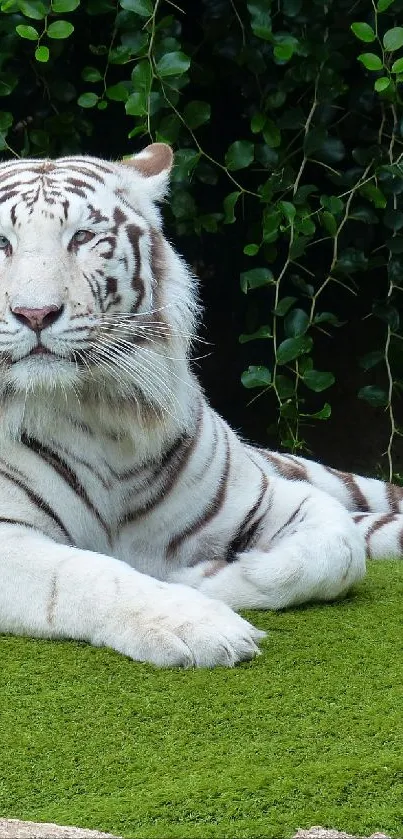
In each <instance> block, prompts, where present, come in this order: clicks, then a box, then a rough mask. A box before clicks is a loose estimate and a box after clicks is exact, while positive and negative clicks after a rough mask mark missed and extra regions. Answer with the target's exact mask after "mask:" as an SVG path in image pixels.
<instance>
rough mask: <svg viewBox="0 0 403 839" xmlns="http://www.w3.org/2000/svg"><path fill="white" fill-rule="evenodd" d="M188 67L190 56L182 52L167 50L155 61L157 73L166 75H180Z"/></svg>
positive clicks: (163, 76) (164, 76)
mask: <svg viewBox="0 0 403 839" xmlns="http://www.w3.org/2000/svg"><path fill="white" fill-rule="evenodd" d="M189 67H190V58H189V56H188V55H185V53H184V52H176V51H175V52H167V53H165V54H164V55H163V56H162V58H160V60H159V61H158V63H157V73H158V74H159V75H160V76H162V78H166V77H167V76H181V75H182V74H183V73H186V70H188V69H189Z"/></svg>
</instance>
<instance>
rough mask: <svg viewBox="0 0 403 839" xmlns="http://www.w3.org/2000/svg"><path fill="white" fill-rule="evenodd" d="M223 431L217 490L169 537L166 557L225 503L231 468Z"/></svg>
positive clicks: (211, 517)
mask: <svg viewBox="0 0 403 839" xmlns="http://www.w3.org/2000/svg"><path fill="white" fill-rule="evenodd" d="M224 432H225V443H226V447H225V457H224V464H223V471H222V476H221V480H220V482H219V485H218V489H217V492H216V493H215V495H214V496H213V498H212V499H211V500H210V501H209V502H208V504H207V507H206V508H205V510H204V511H203V512H202V513H201V514H200V515H199V516H198V517H197V519H195V521H193V522H192V523H191V524H189V525H188V526H187V527H186V528H185V529H184V530H181V531H180V533H177V534H176V536H173V537H172V539H170V541H169V543H168V545H167V549H166V556H167V559H168V558H172V556H173V555H174V554H175V552H176V551H177V549H178V547H179V545H180V543H181V542H183V541H184V540H185V539H187V538H188V537H191V536H193V535H194V534H195V533H197V531H198V530H202V528H203V527H205V526H206V524H208V523H209V522H210V521H211V519H213V518H215V516H217V515H218V513H219V512H220V511H221V509H222V507H223V504H224V503H225V500H226V497H227V484H228V476H229V473H230V468H231V453H230V444H229V439H228V434H227V430H226V429H224Z"/></svg>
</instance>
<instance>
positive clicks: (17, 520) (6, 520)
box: [0, 516, 39, 531]
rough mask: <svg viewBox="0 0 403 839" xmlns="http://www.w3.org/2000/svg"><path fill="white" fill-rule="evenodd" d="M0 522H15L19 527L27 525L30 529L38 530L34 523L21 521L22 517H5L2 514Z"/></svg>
mask: <svg viewBox="0 0 403 839" xmlns="http://www.w3.org/2000/svg"><path fill="white" fill-rule="evenodd" d="M0 524H13V525H14V524H16V525H20V526H21V527H29V528H30V529H31V530H38V531H39V528H38V527H37V526H36V525H35V524H31V522H29V521H22V519H6V518H4V516H0Z"/></svg>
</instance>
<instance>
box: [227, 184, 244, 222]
mask: <svg viewBox="0 0 403 839" xmlns="http://www.w3.org/2000/svg"><path fill="white" fill-rule="evenodd" d="M240 195H241V193H240V192H239V191H237V192H230V193H229V195H227V196H226V197H225V198H224V201H223V207H224V224H233V223H234V221H235V205H236V202H237V201H238V198H239V196H240Z"/></svg>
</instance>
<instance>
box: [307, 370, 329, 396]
mask: <svg viewBox="0 0 403 839" xmlns="http://www.w3.org/2000/svg"><path fill="white" fill-rule="evenodd" d="M303 382H304V384H305V385H306V386H307V387H308V388H309V390H314V391H315V393H320V392H321V391H322V390H327V388H328V387H331V386H332V385H334V383H335V377H334V375H333V373H325V372H323V371H320V370H306V371H305V373H304V375H303Z"/></svg>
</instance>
